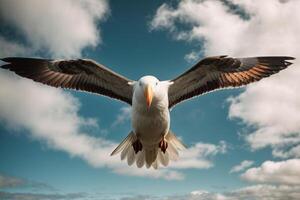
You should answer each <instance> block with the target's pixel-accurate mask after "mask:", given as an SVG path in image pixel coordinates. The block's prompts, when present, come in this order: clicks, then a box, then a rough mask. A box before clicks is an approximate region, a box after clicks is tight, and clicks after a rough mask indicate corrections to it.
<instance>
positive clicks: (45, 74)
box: [1, 56, 294, 169]
mask: <svg viewBox="0 0 300 200" xmlns="http://www.w3.org/2000/svg"><path fill="white" fill-rule="evenodd" d="M293 59H294V58H293V57H281V56H278V57H249V58H232V57H227V56H215V57H207V58H204V59H203V60H201V61H199V62H198V63H197V64H195V65H194V66H193V67H192V68H191V69H189V70H188V71H186V72H184V73H183V74H181V75H180V76H178V77H176V78H174V79H172V80H165V81H160V80H158V79H157V78H156V77H154V76H143V77H142V78H140V79H139V80H138V81H134V80H130V79H128V78H126V77H124V76H121V75H120V74H118V73H116V72H114V71H112V70H110V69H108V68H106V67H104V66H103V65H101V64H98V63H96V62H95V61H93V60H88V59H77V60H47V59H37V58H20V57H9V58H3V59H1V60H2V61H4V62H6V64H4V65H2V66H1V67H2V68H4V69H8V70H11V71H13V72H15V73H16V74H18V75H20V76H22V77H26V78H29V79H32V80H34V81H37V82H41V83H44V84H47V85H50V86H54V87H61V88H68V89H75V90H81V91H86V92H91V93H95V94H100V95H104V96H108V97H111V98H113V99H118V100H120V101H123V102H125V103H127V104H129V105H131V107H132V109H131V123H132V131H130V133H129V134H128V136H127V137H126V138H125V139H124V140H123V141H122V142H121V143H120V144H119V146H117V148H116V149H115V150H114V151H113V152H112V153H111V155H115V154H117V153H121V159H122V160H124V159H127V163H128V165H132V164H133V163H136V165H137V166H138V167H143V166H144V165H145V166H146V167H147V168H149V167H151V166H152V167H153V168H155V169H157V168H158V166H159V165H164V166H167V165H168V163H169V161H170V160H177V159H178V156H179V154H178V151H179V150H182V149H184V148H185V145H184V144H183V143H182V142H181V141H180V140H179V139H178V138H177V137H176V136H175V134H174V133H173V132H172V131H171V130H170V109H171V108H172V107H174V106H175V105H177V104H179V103H180V102H183V101H185V100H188V99H190V98H192V97H195V96H199V95H202V94H205V93H207V92H211V91H214V90H217V89H222V88H228V87H239V86H243V85H247V84H249V83H252V82H255V81H259V80H261V79H262V78H264V77H268V76H270V75H272V74H275V73H277V72H279V71H281V70H283V69H285V68H287V67H288V66H289V65H291V64H292V63H291V62H289V60H293Z"/></svg>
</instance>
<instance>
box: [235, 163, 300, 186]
mask: <svg viewBox="0 0 300 200" xmlns="http://www.w3.org/2000/svg"><path fill="white" fill-rule="evenodd" d="M241 177H242V178H243V179H244V180H247V181H250V182H255V183H272V184H288V185H300V159H290V160H286V161H278V162H274V161H265V162H264V163H263V164H262V165H261V166H260V167H254V168H250V169H248V170H247V171H246V172H245V173H243V174H242V175H241Z"/></svg>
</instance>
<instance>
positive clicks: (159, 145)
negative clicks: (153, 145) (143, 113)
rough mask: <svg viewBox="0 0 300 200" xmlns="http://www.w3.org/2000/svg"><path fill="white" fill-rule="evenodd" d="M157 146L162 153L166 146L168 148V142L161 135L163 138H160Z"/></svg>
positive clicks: (164, 151)
mask: <svg viewBox="0 0 300 200" xmlns="http://www.w3.org/2000/svg"><path fill="white" fill-rule="evenodd" d="M158 147H159V148H160V149H161V151H162V152H163V153H166V150H167V148H168V142H167V140H166V139H165V137H163V138H162V139H161V141H160V142H159V144H158Z"/></svg>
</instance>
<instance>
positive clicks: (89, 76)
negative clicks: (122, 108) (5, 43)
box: [1, 57, 133, 104]
mask: <svg viewBox="0 0 300 200" xmlns="http://www.w3.org/2000/svg"><path fill="white" fill-rule="evenodd" d="M1 60H3V61H4V62H7V63H8V64H5V65H3V66H1V67H2V68H4V69H8V70H10V71H13V72H15V73H16V74H18V75H20V76H23V77H26V78H30V79H32V80H34V81H37V82H41V83H44V84H47V85H50V86H54V87H61V88H69V89H75V90H82V91H87V92H92V93H97V94H101V95H105V96H108V97H111V98H115V99H118V100H122V101H124V102H126V103H128V104H131V101H132V94H133V88H132V86H131V85H129V84H128V82H130V81H131V80H129V79H127V78H125V77H123V76H121V75H119V74H117V73H115V72H113V71H111V70H109V69H107V68H106V67H104V66H102V65H100V64H98V63H96V62H94V61H92V60H86V59H79V60H45V59H36V58H17V57H11V58H3V59H1Z"/></svg>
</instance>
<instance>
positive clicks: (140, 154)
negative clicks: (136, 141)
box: [136, 150, 145, 168]
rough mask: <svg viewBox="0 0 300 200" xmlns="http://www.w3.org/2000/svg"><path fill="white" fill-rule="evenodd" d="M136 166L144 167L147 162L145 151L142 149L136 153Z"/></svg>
mask: <svg viewBox="0 0 300 200" xmlns="http://www.w3.org/2000/svg"><path fill="white" fill-rule="evenodd" d="M136 157H137V158H136V166H137V167H138V168H142V167H143V166H144V164H145V151H144V150H142V151H140V152H138V153H137V154H136Z"/></svg>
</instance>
